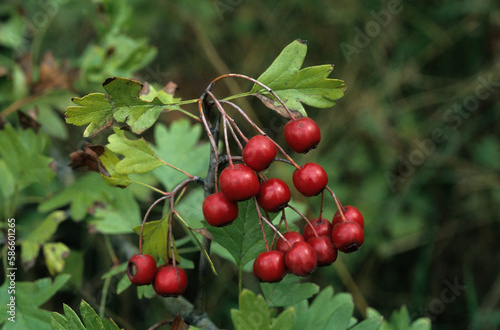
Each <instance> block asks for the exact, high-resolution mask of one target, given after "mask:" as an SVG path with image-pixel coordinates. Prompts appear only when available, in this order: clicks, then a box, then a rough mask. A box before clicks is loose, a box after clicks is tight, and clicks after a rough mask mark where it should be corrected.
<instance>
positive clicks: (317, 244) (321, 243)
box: [307, 236, 337, 266]
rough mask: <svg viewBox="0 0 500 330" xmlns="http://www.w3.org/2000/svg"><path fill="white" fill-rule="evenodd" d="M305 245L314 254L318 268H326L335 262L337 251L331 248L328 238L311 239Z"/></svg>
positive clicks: (330, 241) (333, 247) (331, 244)
mask: <svg viewBox="0 0 500 330" xmlns="http://www.w3.org/2000/svg"><path fill="white" fill-rule="evenodd" d="M307 243H309V245H311V246H312V248H313V249H314V252H316V256H317V257H318V266H328V265H331V264H332V263H333V262H334V261H335V260H337V249H336V248H335V246H333V243H332V240H331V239H330V236H319V237H311V238H309V239H308V240H307Z"/></svg>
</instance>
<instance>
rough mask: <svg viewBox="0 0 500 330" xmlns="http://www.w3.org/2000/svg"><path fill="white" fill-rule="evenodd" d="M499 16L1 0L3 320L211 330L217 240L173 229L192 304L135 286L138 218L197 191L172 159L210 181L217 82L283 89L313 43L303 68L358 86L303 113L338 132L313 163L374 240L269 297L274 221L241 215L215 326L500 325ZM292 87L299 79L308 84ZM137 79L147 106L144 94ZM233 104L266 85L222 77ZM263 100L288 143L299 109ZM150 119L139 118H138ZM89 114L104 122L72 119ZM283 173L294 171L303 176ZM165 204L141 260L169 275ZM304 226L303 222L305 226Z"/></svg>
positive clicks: (220, 264) (313, 207)
mask: <svg viewBox="0 0 500 330" xmlns="http://www.w3.org/2000/svg"><path fill="white" fill-rule="evenodd" d="M499 16H500V6H499V5H498V3H496V2H494V1H482V2H474V1H463V2H459V3H457V2H451V1H440V2H438V3H432V4H430V3H426V2H418V3H416V2H411V1H388V2H385V3H382V4H381V3H380V2H375V1H362V2H352V1H340V2H335V3H329V2H321V3H314V4H311V3H307V2H299V1H297V2H289V1H288V2H279V1H267V2H253V3H251V4H250V3H246V2H241V1H225V0H222V1H218V0H217V1H183V2H180V3H172V2H159V1H158V2H144V1H142V0H135V1H128V2H124V1H111V0H108V1H94V2H89V1H62V0H54V1H49V2H40V1H34V0H33V1H31V0H29V1H16V0H8V1H6V2H3V3H2V4H0V51H1V53H0V111H1V114H0V115H1V117H0V119H1V126H2V129H1V130H0V182H1V185H0V213H1V214H2V217H3V219H2V221H1V224H2V225H1V226H2V227H1V228H2V232H3V233H4V235H2V238H1V241H2V245H4V248H3V250H2V266H3V273H5V274H6V277H5V278H6V280H5V281H4V282H3V284H2V286H1V287H0V290H1V292H0V303H1V304H2V306H6V305H7V303H8V302H9V299H11V298H10V297H11V296H12V295H11V294H10V293H9V290H8V287H9V285H10V283H11V282H10V281H11V278H9V277H8V275H9V270H8V268H10V267H12V266H11V265H8V262H9V260H10V259H9V256H10V255H9V254H8V252H9V244H8V242H9V233H11V231H9V228H11V227H9V226H11V225H12V221H10V222H9V220H10V219H15V239H16V240H15V243H16V248H15V251H16V259H15V260H16V264H15V265H16V266H17V271H16V273H15V274H16V277H15V288H16V290H15V291H16V292H15V297H16V307H17V310H16V324H13V323H12V322H9V321H8V317H9V314H8V313H5V312H3V309H2V314H1V315H0V324H2V326H3V328H6V329H10V328H16V327H21V328H22V327H23V326H24V328H41V329H44V328H51V327H53V328H57V329H66V328H69V327H70V326H74V327H75V328H83V327H84V326H85V327H86V328H89V329H94V328H105V329H115V328H117V327H119V328H126V329H133V328H138V329H141V328H147V327H150V326H153V325H154V324H159V323H161V322H162V321H164V320H170V321H172V320H173V322H172V326H173V327H177V326H181V324H182V322H183V321H182V320H181V319H180V318H175V316H176V315H177V313H180V314H181V315H182V316H183V318H184V320H185V321H186V322H189V323H193V322H194V323H196V320H193V319H189V317H192V316H193V313H191V309H192V308H193V303H194V304H195V305H198V302H196V299H198V298H197V294H198V292H199V291H200V289H201V288H200V287H199V286H198V284H197V283H201V282H199V279H198V277H197V270H198V268H199V260H202V259H203V260H206V259H205V256H204V254H203V253H200V246H199V245H198V244H197V243H196V242H197V241H201V240H202V237H203V235H202V234H203V232H201V234H200V233H199V232H193V231H191V230H189V228H188V227H186V226H183V225H182V223H180V222H178V225H175V226H174V227H173V229H174V233H173V234H174V237H175V238H176V240H175V249H176V256H177V257H178V258H179V261H180V262H181V265H182V266H183V267H184V268H186V269H187V272H188V274H189V280H190V285H189V286H188V289H187V291H186V293H185V294H184V297H183V298H162V297H156V296H155V295H154V291H153V290H152V289H151V288H143V287H140V288H139V289H137V290H136V289H135V288H134V287H133V286H130V281H129V279H128V277H127V276H126V262H127V260H128V258H129V257H130V256H131V255H132V254H134V253H136V252H137V246H138V244H137V243H138V235H137V234H138V233H139V231H140V223H141V220H142V218H143V217H144V215H145V213H146V212H147V210H148V208H149V207H150V205H151V203H152V202H154V201H155V200H157V199H158V197H159V196H161V191H169V190H171V189H172V188H174V187H175V186H176V185H178V184H179V183H180V182H182V180H183V179H184V178H185V176H184V174H182V173H180V172H178V171H176V170H174V169H172V168H171V167H169V166H167V165H166V164H165V162H168V164H174V165H175V166H176V167H178V168H181V169H183V170H185V171H186V172H188V173H190V174H193V175H196V176H202V177H204V176H206V173H207V166H208V164H209V162H210V140H209V139H208V137H207V136H206V135H205V134H204V130H203V127H202V125H200V123H199V122H198V121H197V120H196V119H195V118H196V117H197V116H198V115H199V113H198V112H197V110H198V109H197V106H196V102H195V101H196V99H197V98H198V97H200V95H201V94H202V93H203V92H204V91H205V89H206V88H207V85H208V84H209V83H210V81H212V80H213V79H214V78H215V77H217V76H220V75H223V74H226V73H232V72H238V73H241V74H245V75H247V76H250V77H254V78H258V77H260V78H259V81H261V82H263V83H265V84H268V85H269V86H270V87H272V88H273V89H274V88H276V89H277V90H279V89H280V88H281V87H282V86H281V85H280V83H281V82H280V81H279V79H277V80H276V79H274V80H273V79H270V77H271V78H272V77H273V76H272V74H268V75H267V76H266V74H264V75H263V76H261V75H262V73H263V72H265V71H266V69H267V68H268V66H269V65H270V64H271V63H272V62H273V60H274V59H275V58H276V56H278V54H280V52H281V50H282V49H283V48H285V47H286V46H287V45H289V44H290V43H291V42H292V40H294V39H297V38H301V39H304V40H307V41H308V48H309V51H308V53H307V58H306V59H305V61H304V65H303V67H305V68H306V67H315V68H316V70H317V71H316V72H312V73H310V77H312V78H313V79H314V78H318V79H319V81H320V82H319V84H321V83H325V81H329V80H330V79H326V77H327V76H328V74H330V71H331V69H332V67H331V66H329V65H326V66H321V65H320V66H316V65H318V64H323V63H334V64H335V70H334V74H332V76H334V77H335V78H339V79H341V80H343V81H344V82H345V85H346V87H347V89H346V90H345V95H344V96H343V97H342V98H341V99H338V98H339V97H340V96H342V95H340V94H338V90H337V89H336V88H338V87H343V85H335V84H339V82H338V81H335V79H331V81H329V82H328V84H333V85H329V86H328V88H326V90H325V91H324V92H325V93H327V92H328V91H331V92H332V93H333V94H332V95H330V97H329V98H327V99H332V100H333V99H338V100H336V101H335V103H336V105H335V106H334V107H332V105H333V102H331V103H329V102H326V103H325V104H321V102H319V101H318V100H317V99H314V100H312V101H311V102H309V103H308V102H303V103H305V106H303V105H302V104H301V103H298V102H297V103H295V104H293V105H291V108H293V109H294V110H296V111H298V112H300V113H302V114H306V113H307V115H308V116H310V117H311V118H314V119H315V120H316V122H317V123H318V124H319V126H320V128H321V131H322V134H323V137H322V142H321V144H319V146H318V148H317V149H315V150H313V151H311V152H309V153H308V154H307V155H304V156H302V155H299V156H297V157H296V158H295V159H296V161H297V162H298V163H301V164H303V163H305V162H306V161H315V162H317V163H319V164H321V165H322V166H323V167H324V169H325V171H326V172H327V173H328V175H329V177H330V182H331V184H332V187H333V188H334V189H335V192H336V194H337V196H339V197H340V199H341V200H342V201H344V202H346V203H348V204H355V205H356V206H357V207H358V208H359V209H360V210H362V211H363V215H364V217H365V221H366V226H365V233H366V234H365V235H366V239H365V242H364V245H363V247H362V248H361V249H359V251H357V252H356V253H355V254H349V255H339V259H338V260H337V261H336V262H335V263H334V264H333V266H330V267H326V268H321V269H319V270H317V271H316V272H315V273H314V274H312V275H311V276H310V277H309V278H308V279H307V281H305V280H304V279H300V278H298V277H295V276H293V275H288V276H287V277H285V278H284V279H283V280H282V281H281V282H279V283H273V284H267V283H259V282H258V281H257V280H256V279H255V278H254V276H253V274H252V273H251V261H252V260H253V258H255V251H252V250H251V249H250V248H249V245H248V244H247V243H248V242H250V241H252V240H255V241H260V242H261V238H262V233H261V232H260V227H258V223H256V222H255V219H256V215H255V214H252V213H251V212H243V215H240V217H239V218H238V219H237V220H236V222H235V223H234V224H233V225H231V226H233V227H223V229H220V230H219V231H218V230H211V234H212V236H213V237H214V238H215V241H216V242H217V243H214V244H213V245H212V248H211V253H210V261H211V262H212V263H213V264H211V265H209V269H211V268H212V267H213V269H214V270H215V271H216V273H217V275H215V274H214V273H213V272H209V273H208V274H207V285H206V287H205V288H203V289H202V290H206V301H205V302H204V305H205V311H206V313H207V315H208V317H205V316H204V317H203V318H202V319H203V321H207V322H213V324H215V325H216V326H217V327H222V328H233V327H236V328H244V326H245V325H248V324H250V326H253V327H254V328H260V329H262V328H266V327H267V328H276V329H285V328H294V329H304V328H307V326H309V327H310V328H311V329H319V328H331V325H332V324H335V325H336V326H338V327H339V328H342V327H343V328H346V327H353V329H354V328H356V329H361V328H363V329H365V328H366V329H372V328H377V327H379V326H380V327H381V328H386V329H390V328H394V329H405V328H408V327H409V326H410V324H412V322H413V325H412V326H413V327H414V328H416V329H424V328H427V327H428V322H429V320H430V321H432V322H433V327H435V328H437V329H455V328H457V327H463V326H464V324H465V325H466V326H468V327H470V328H473V329H489V328H491V329H493V328H496V327H498V326H499V324H500V310H499V307H498V297H499V293H500V290H499V285H498V283H499V278H498V266H496V265H498V264H499V260H498V255H497V254H495V253H494V252H495V251H496V250H498V249H497V248H496V237H497V236H498V234H499V233H500V226H499V218H498V215H499V212H498V205H499V202H500V195H499V177H498V170H499V165H498V160H499V159H500V141H499V140H498V131H499V128H498V127H497V126H498V124H496V123H497V121H498V120H497V117H498V116H499V114H500V111H499V109H498V105H497V103H498V102H497V101H498V99H499V96H498V87H499V86H500V83H499V81H500V75H499V72H500V62H499V59H498V58H497V57H496V56H498V52H499V47H500V44H499V40H500V39H499V35H498V33H499V32H498V31H500V23H499V21H498V17H499ZM299 64H302V62H301V63H299ZM292 67H294V65H293V63H290V64H288V66H283V67H281V68H279V70H281V71H279V70H278V71H279V72H278V73H280V72H286V71H287V70H288V69H290V68H292ZM300 67H301V65H299V68H300ZM266 72H267V73H269V71H266ZM294 74H295V73H294ZM113 77H123V78H126V79H122V78H113ZM294 77H295V76H293V75H292V76H290V77H289V79H288V78H287V81H288V80H289V81H292V82H293V83H296V82H297V79H298V78H297V79H295V78H294ZM130 79H134V80H130ZM294 79H295V80H294ZM322 79H324V81H323V82H321V81H322ZM135 81H140V82H143V83H146V82H147V83H149V84H148V85H147V86H148V88H149V90H148V91H147V92H145V93H141V96H139V92H141V90H142V86H141V85H140V84H139V83H136V82H135ZM103 82H104V84H103ZM169 82H171V83H169ZM174 91H175V92H174ZM214 91H216V92H217V95H224V96H231V95H236V96H245V95H250V94H252V93H256V92H257V93H258V94H259V87H258V86H257V85H256V84H252V83H250V82H247V81H244V80H237V79H224V80H223V81H221V82H219V83H218V84H217V86H216V87H215V88H214ZM247 91H250V92H251V93H250V92H247ZM260 92H261V93H260V95H261V97H260V100H259V99H258V98H243V97H242V98H238V99H237V100H234V102H235V103H236V104H238V105H239V106H241V108H243V109H245V111H246V112H247V113H248V115H249V117H250V118H251V119H252V120H253V121H254V122H255V123H257V124H258V125H259V126H260V127H262V129H263V130H264V131H265V132H266V134H268V135H269V136H270V137H271V138H273V139H276V140H277V141H279V142H280V143H281V144H282V145H285V142H284V139H283V137H282V132H283V127H284V125H285V123H286V122H287V120H286V118H285V117H284V116H283V112H280V110H282V109H281V108H280V107H279V106H278V105H277V104H274V107H273V106H271V108H273V110H275V111H270V110H269V108H267V107H266V106H265V104H266V102H267V105H269V99H268V98H266V97H267V96H269V95H267V96H266V93H265V90H260ZM282 95H284V96H286V95H287V90H286V88H283V89H282V94H280V96H282ZM321 95H324V94H321ZM126 98H128V99H127V100H124V99H126ZM72 99H73V102H72ZM183 102H184V103H183ZM263 102H264V103H263ZM131 105H133V106H134V107H135V109H136V110H137V111H136V112H134V113H135V114H138V115H137V116H132V115H131V113H130V112H128V110H127V108H128V107H130V106H131ZM166 105H168V106H166ZM318 105H321V106H318ZM82 107H83V108H86V109H88V113H86V114H85V116H83V117H78V116H72V115H71V113H72V112H71V111H72V110H75V109H82ZM165 108H168V110H169V111H163V110H164V109H165ZM318 108H324V109H318ZM102 109H108V110H109V111H104V112H103V111H102ZM110 111H111V112H110ZM212 119H213V118H212ZM112 122H115V123H117V122H119V123H125V124H126V125H127V126H128V127H129V128H130V130H131V131H132V132H133V133H135V134H140V135H141V136H142V138H141V139H137V138H138V137H137V136H134V135H132V134H129V132H124V131H123V130H120V129H118V128H117V127H114V128H111V127H109V126H111V123H112ZM75 125H82V126H81V127H79V126H78V127H77V126H75ZM495 127H496V128H495ZM92 145H94V146H95V145H99V146H105V149H103V150H104V151H103V150H96V148H93V147H92ZM96 152H97V154H96ZM92 153H94V158H93V159H94V160H95V157H96V156H95V155H98V158H99V159H100V160H101V163H100V164H101V165H99V162H97V163H96V162H92V155H93V154H92ZM70 154H71V155H72V157H71V158H70ZM89 155H90V156H89ZM70 162H73V165H75V162H80V165H85V166H87V167H90V169H91V170H93V171H96V172H99V173H100V174H98V173H95V172H92V171H88V170H87V169H85V168H76V169H72V168H71V167H70V166H68V164H70ZM81 162H83V164H82V163H81ZM92 166H97V167H96V168H92ZM99 166H103V167H104V169H103V167H99ZM73 167H76V166H73ZM105 171H107V172H108V173H107V174H108V175H105ZM269 172H270V173H271V174H272V175H273V176H277V177H291V169H290V168H289V167H286V166H276V167H273V168H270V169H269ZM117 186H118V187H117ZM125 186H126V188H123V187H125ZM120 187H122V188H120ZM203 196H204V192H203V191H202V189H193V190H189V191H188V192H187V193H185V194H183V195H182V202H180V203H179V204H178V205H177V206H176V211H178V213H179V214H181V215H182V219H183V220H185V221H186V222H187V225H188V226H189V227H190V228H196V229H202V228H204V225H203V223H204V222H203V221H202V220H203V215H202V213H201V204H202V202H203V198H204V197H203ZM292 198H293V201H294V203H295V205H297V206H298V207H299V209H300V210H301V212H303V213H304V214H306V215H308V216H310V217H313V216H314V214H317V212H318V210H319V209H320V208H321V205H320V199H309V198H305V197H304V196H302V195H301V194H299V193H297V192H296V191H295V192H293V196H292ZM164 204H165V206H164V207H163V205H164ZM164 204H159V205H158V206H157V207H155V208H153V210H152V212H151V214H150V215H149V217H150V220H149V221H148V222H147V225H146V226H145V230H144V248H145V249H146V250H148V251H153V252H154V253H156V255H155V257H156V258H160V259H161V258H164V256H165V255H166V253H167V251H166V250H167V249H166V244H163V242H166V241H167V236H168V235H167V228H166V226H167V223H168V221H164V220H165V219H166V216H168V215H169V212H170V209H169V207H170V205H169V203H164ZM241 204H243V205H241V206H240V209H241V208H247V209H248V210H249V209H250V208H249V207H248V205H246V204H245V203H241ZM331 206H332V205H331ZM335 211H336V209H335V208H334V207H333V206H332V207H326V208H325V210H324V215H325V217H326V218H329V219H331V218H332V217H333V215H334V213H335ZM240 214H241V210H240ZM290 218H293V217H292V216H290ZM277 220H279V219H277ZM290 223H291V225H292V226H298V227H301V226H302V224H301V223H300V218H299V217H296V218H294V219H291V220H290ZM242 233H249V235H243V236H242V237H241V238H239V239H241V241H240V242H243V240H246V241H247V243H245V244H240V245H239V246H236V247H235V246H234V245H231V242H229V241H227V238H228V237H232V238H234V237H237V235H238V234H242ZM258 235H260V236H258ZM256 237H259V239H257V238H256ZM225 239H226V240H225ZM158 242H162V243H161V244H160V243H158ZM4 243H5V244H4ZM156 243H158V244H156ZM162 249H163V250H162ZM249 251H250V252H251V253H248V252H249ZM200 254H201V257H200ZM200 258H201V259H200ZM299 280H300V281H299ZM334 292H335V294H334ZM290 293H293V294H290ZM173 301H176V302H177V303H178V304H177V305H174V304H173ZM368 306H369V307H368ZM256 311H257V313H258V314H257V315H258V317H256V316H255V315H256V314H255V312H256ZM50 312H54V313H52V314H51V313H50ZM186 315H188V317H187V318H186V317H185V316H186ZM381 315H383V316H384V317H385V320H386V321H385V322H384V323H381V322H382V318H381ZM104 316H109V317H110V318H111V319H112V320H110V319H108V318H104ZM363 320H364V321H363ZM358 321H359V323H357V322H358ZM82 322H83V323H82ZM115 323H116V324H115ZM356 323H357V325H355V324H356ZM198 326H199V327H203V326H202V325H200V324H199V325H198Z"/></svg>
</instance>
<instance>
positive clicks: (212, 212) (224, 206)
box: [202, 191, 238, 227]
mask: <svg viewBox="0 0 500 330" xmlns="http://www.w3.org/2000/svg"><path fill="white" fill-rule="evenodd" d="M202 210H203V216H204V217H205V220H206V221H207V222H208V223H209V224H210V225H212V226H217V227H221V226H225V225H228V224H230V223H231V222H232V221H233V220H234V219H236V218H237V217H238V203H236V202H233V201H230V200H228V199H227V198H226V197H225V196H224V194H223V193H221V192H220V191H219V192H216V193H215V194H212V195H210V196H208V197H207V198H205V200H204V201H203V205H202Z"/></svg>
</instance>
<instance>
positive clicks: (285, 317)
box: [271, 308, 295, 330]
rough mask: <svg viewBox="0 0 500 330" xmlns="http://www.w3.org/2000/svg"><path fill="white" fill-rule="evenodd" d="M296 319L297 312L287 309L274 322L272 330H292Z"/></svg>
mask: <svg viewBox="0 0 500 330" xmlns="http://www.w3.org/2000/svg"><path fill="white" fill-rule="evenodd" d="M294 318H295V310H294V309H293V308H288V309H285V310H284V311H283V312H281V314H280V315H278V317H276V318H275V319H273V320H272V322H271V329H273V330H282V329H292V328H293V321H294Z"/></svg>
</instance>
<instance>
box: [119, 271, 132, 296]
mask: <svg viewBox="0 0 500 330" xmlns="http://www.w3.org/2000/svg"><path fill="white" fill-rule="evenodd" d="M131 285H132V282H130V279H129V278H128V275H127V274H125V275H123V276H122V278H121V279H120V281H119V282H118V284H117V285H116V294H120V293H122V292H123V291H125V290H127V289H128V288H129V287H130V286H131Z"/></svg>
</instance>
